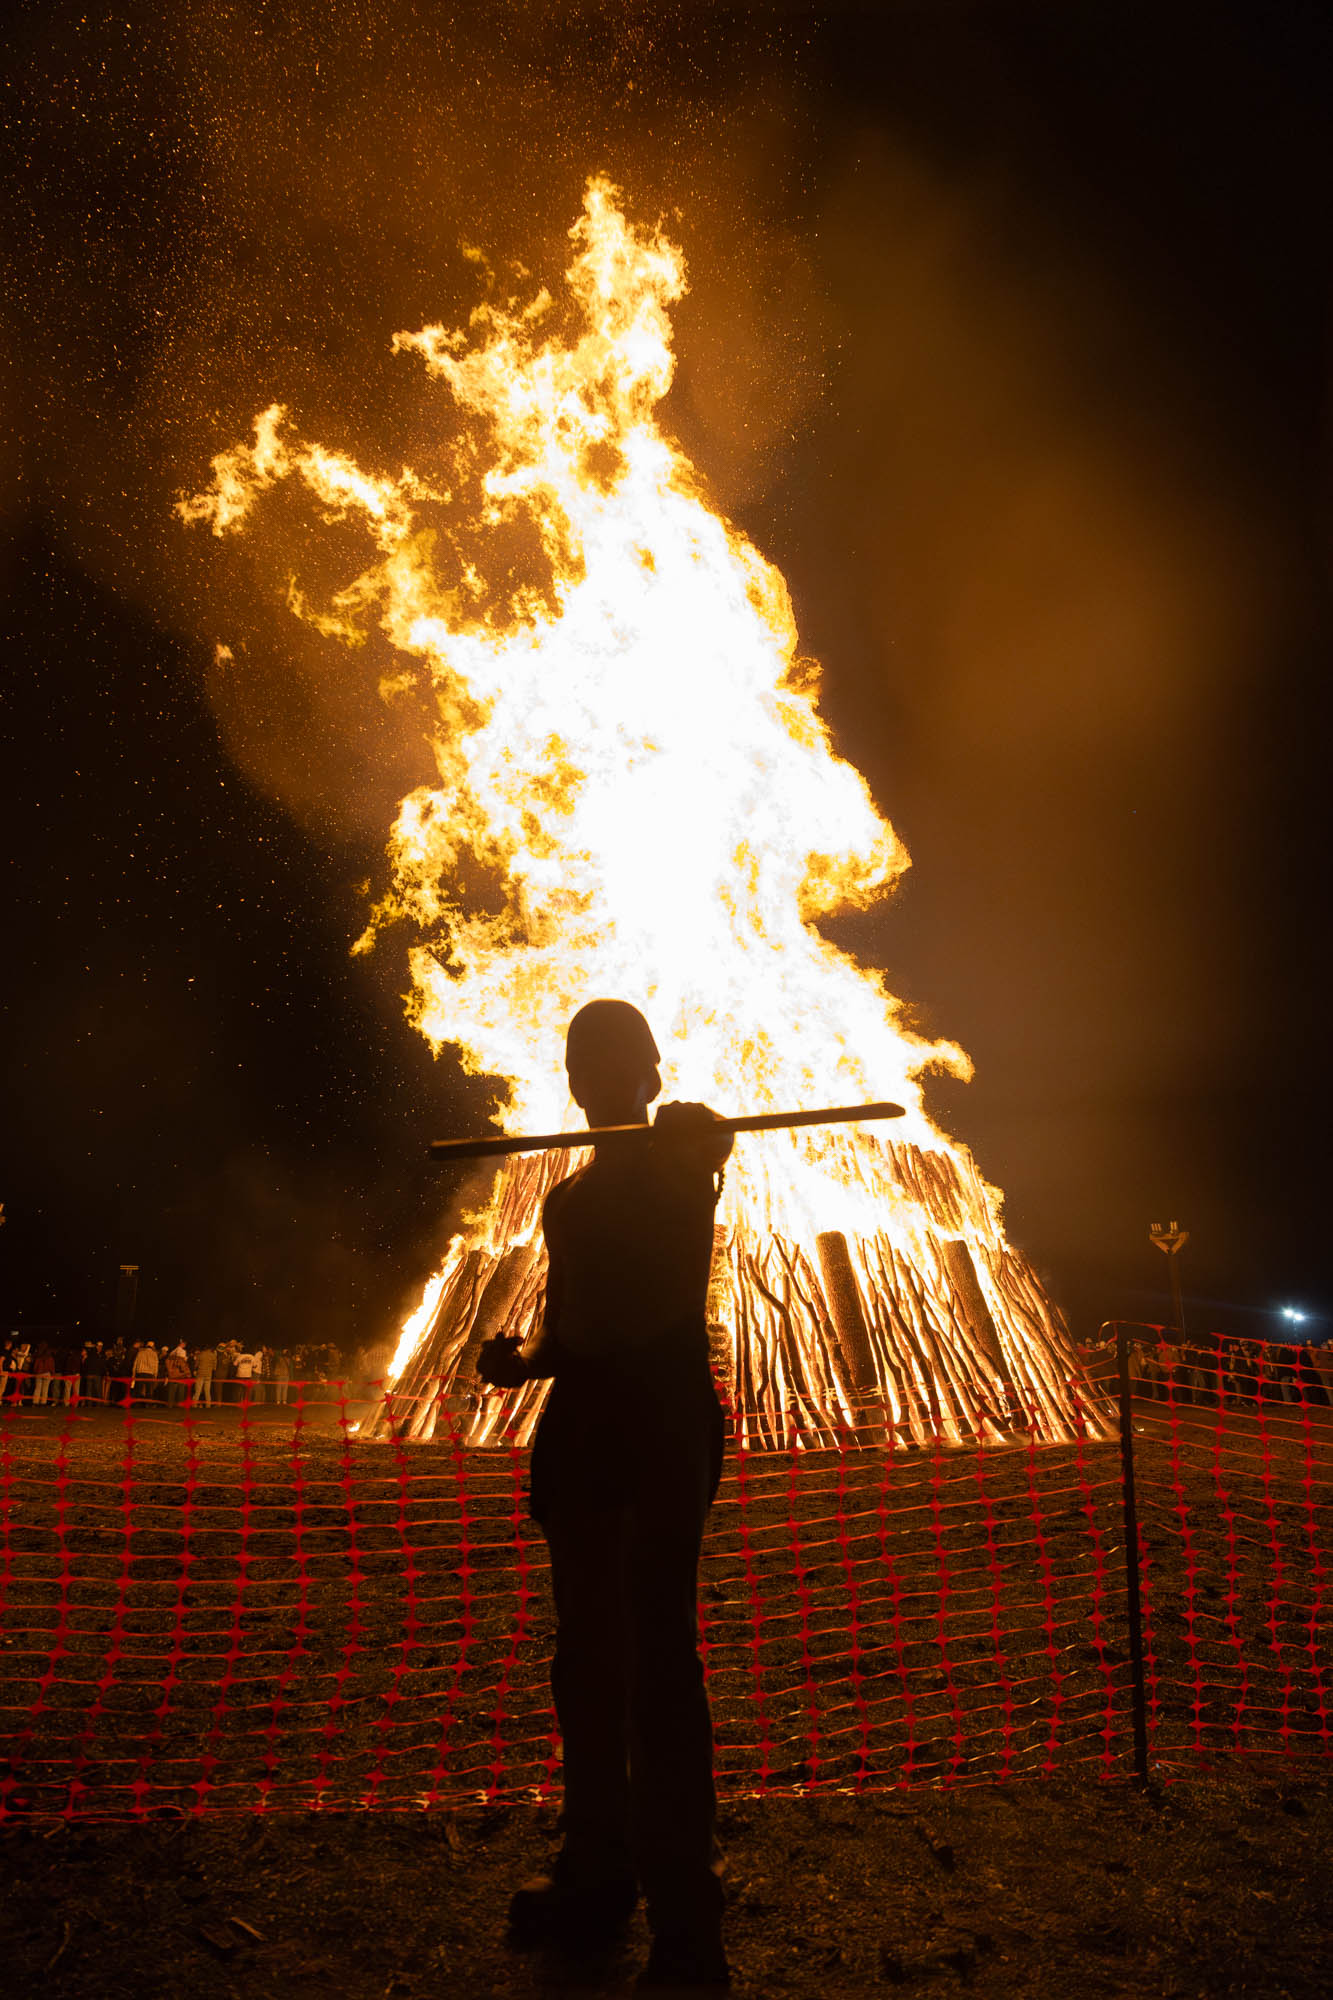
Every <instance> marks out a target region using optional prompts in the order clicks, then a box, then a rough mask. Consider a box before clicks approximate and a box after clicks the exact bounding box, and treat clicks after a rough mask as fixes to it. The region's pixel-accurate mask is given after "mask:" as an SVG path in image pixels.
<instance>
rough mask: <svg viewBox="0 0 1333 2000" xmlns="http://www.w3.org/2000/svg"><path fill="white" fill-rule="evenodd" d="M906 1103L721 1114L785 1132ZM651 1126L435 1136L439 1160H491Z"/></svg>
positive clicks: (894, 1111)
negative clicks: (737, 1115) (516, 1134)
mask: <svg viewBox="0 0 1333 2000" xmlns="http://www.w3.org/2000/svg"><path fill="white" fill-rule="evenodd" d="M905 1115H906V1114H905V1111H904V1108H903V1106H902V1105H901V1104H834V1105H827V1106H825V1107H824V1108H823V1109H821V1110H819V1111H760V1112H757V1113H755V1114H754V1116H752V1117H745V1118H719V1119H718V1121H717V1124H718V1129H719V1130H720V1131H723V1132H782V1131H786V1130H788V1129H789V1128H790V1127H792V1126H794V1125H859V1124H862V1123H866V1122H869V1121H870V1120H872V1119H876V1118H902V1117H904V1116H905ZM652 1129H653V1128H652V1126H651V1125H598V1126H596V1127H594V1128H592V1129H588V1128H585V1129H584V1130H583V1131H581V1132H541V1133H536V1134H524V1135H523V1136H522V1137H520V1138H511V1137H510V1136H509V1135H508V1134H507V1133H498V1134H488V1135H486V1136H485V1137H482V1138H476V1139H432V1140H431V1142H430V1145H429V1146H428V1147H427V1149H426V1150H427V1151H428V1153H429V1154H430V1157H431V1158H432V1159H433V1160H440V1161H448V1160H488V1159H495V1158H498V1157H500V1156H501V1155H504V1154H507V1153H556V1152H565V1151H568V1150H571V1149H573V1148H576V1147H580V1146H590V1145H591V1144H592V1142H593V1140H594V1138H598V1139H605V1138H617V1139H618V1138H623V1137H642V1136H644V1135H645V1134H646V1133H650V1132H651V1131H652Z"/></svg>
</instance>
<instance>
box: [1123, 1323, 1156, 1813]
mask: <svg viewBox="0 0 1333 2000" xmlns="http://www.w3.org/2000/svg"><path fill="white" fill-rule="evenodd" d="M1115 1363H1116V1373H1117V1375H1118V1377H1119V1387H1120V1396H1119V1402H1120V1498H1121V1505H1122V1507H1123V1509H1124V1521H1125V1592H1126V1598H1127V1605H1128V1610H1129V1667H1130V1674H1131V1676H1132V1701H1133V1712H1134V1774H1135V1776H1136V1777H1137V1778H1138V1780H1139V1782H1140V1783H1141V1784H1147V1782H1148V1699H1147V1693H1146V1691H1145V1688H1144V1680H1143V1609H1142V1605H1141V1604H1140V1601H1139V1510H1138V1502H1137V1498H1136V1495H1135V1492H1134V1403H1133V1397H1132V1395H1131V1393H1130V1382H1129V1329H1128V1327H1127V1326H1126V1325H1125V1323H1124V1321H1123V1320H1122V1321H1121V1322H1120V1323H1119V1324H1118V1325H1117V1327H1116V1330H1115Z"/></svg>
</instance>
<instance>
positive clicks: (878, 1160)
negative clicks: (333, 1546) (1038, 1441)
mask: <svg viewBox="0 0 1333 2000" xmlns="http://www.w3.org/2000/svg"><path fill="white" fill-rule="evenodd" d="M770 1143H771V1142H770ZM786 1143H787V1144H788V1146H790V1145H791V1144H792V1142H791V1141H787V1142H786ZM797 1143H799V1142H797ZM805 1143H806V1145H807V1146H808V1145H809V1142H808V1141H807V1142H805ZM835 1148H836V1150H837V1152H838V1153H839V1154H840V1155H841V1158H840V1160H839V1161H838V1164H840V1165H842V1166H843V1167H844V1169H845V1168H846V1167H847V1166H848V1165H849V1164H854V1165H855V1167H856V1168H857V1169H858V1170H859V1173H860V1176H861V1178H862V1181H863V1182H866V1183H869V1184H870V1185H871V1186H872V1187H874V1186H875V1185H877V1184H878V1185H879V1187H880V1192H881V1193H882V1194H883V1195H884V1196H885V1197H886V1200H885V1208H886V1212H889V1213H892V1212H895V1211H896V1213H897V1214H898V1215H899V1216H902V1217H905V1218H906V1220H907V1222H908V1225H909V1226H908V1227H907V1228H905V1229H902V1230H901V1231H895V1230H890V1229H888V1228H880V1229H877V1230H875V1231H873V1233H867V1234H855V1235H845V1234H843V1233H842V1232H841V1231H839V1230H831V1229H830V1230H819V1231H817V1232H815V1233H814V1234H813V1235H812V1236H811V1237H810V1239H809V1240H802V1239H799V1238H797V1237H794V1236H787V1235H784V1234H781V1233H780V1232H778V1231H777V1230H774V1229H760V1228H756V1227H755V1226H754V1223H753V1221H752V1220H751V1219H750V1218H749V1217H747V1215H746V1213H745V1208H746V1203H745V1199H744V1189H742V1193H741V1197H740V1199H739V1200H737V1201H735V1202H732V1203H729V1204H727V1205H726V1206H724V1209H723V1211H722V1219H721V1220H719V1222H718V1224H717V1227H716V1230H715V1234H714V1252H713V1279H712V1283H711V1285H710V1288H709V1331H710V1339H711V1344H712V1353H713V1365H714V1369H715V1372H716V1374H717V1376H718V1378H719V1381H720V1383H721V1384H722V1386H723V1388H724V1391H725V1392H726V1393H727V1395H728V1397H729V1399H730V1401H731V1403H732V1405H733V1407H734V1409H735V1412H736V1420H737V1423H738V1426H739V1428H740V1434H741V1435H742V1437H743V1438H744V1439H745V1441H746V1443H747V1444H749V1445H750V1446H751V1447H752V1448H753V1447H756V1446H764V1445H771V1446H775V1447H780V1446H782V1445H783V1444H784V1443H785V1441H786V1438H787V1436H788V1432H789V1428H790V1422H789V1419H790V1418H794V1419H795V1420H796V1421H797V1423H798V1424H799V1426H800V1428H801V1430H802V1432H803V1434H804V1435H805V1436H806V1437H808V1438H809V1440H810V1442H811V1443H830V1444H831V1443H833V1442H835V1441H836V1438H837V1435H838V1432H839V1430H840V1429H841V1428H844V1427H845V1426H846V1425H848V1424H860V1425H861V1426H862V1428H861V1430H860V1432H859V1436H860V1439H861V1441H863V1442H874V1441H876V1430H875V1429H870V1430H867V1429H866V1428H865V1427H864V1413H865V1408H866V1405H867V1404H873V1405H881V1404H882V1406H883V1408H884V1411H885V1428H883V1429H878V1440H879V1441H883V1442H888V1437H887V1427H888V1425H889V1424H891V1425H892V1427H893V1430H894V1432H895V1433H896V1442H898V1443H900V1444H904V1445H911V1444H916V1445H925V1444H927V1443H928V1442H933V1441H934V1440H935V1439H936V1438H939V1439H941V1440H942V1441H943V1442H944V1443H946V1444H961V1443H963V1442H964V1441H966V1440H968V1439H973V1438H975V1437H977V1436H978V1434H981V1433H984V1435H985V1436H986V1437H987V1438H988V1440H989V1441H991V1442H993V1443H1001V1442H1003V1441H1004V1440H1005V1439H1006V1438H1008V1437H1011V1436H1016V1435H1020V1434H1021V1435H1025V1436H1026V1435H1027V1434H1028V1433H1029V1431H1032V1432H1035V1434H1036V1435H1037V1436H1039V1437H1041V1438H1044V1439H1048V1440H1052V1441H1054V1440H1059V1439H1065V1438H1069V1437H1072V1436H1073V1434H1074V1429H1075V1425H1076V1422H1078V1421H1082V1422H1083V1423H1084V1424H1086V1425H1087V1426H1088V1427H1089V1428H1091V1429H1092V1431H1093V1433H1094V1435H1099V1434H1101V1428H1102V1426H1101V1420H1100V1417H1099V1416H1098V1414H1097V1412H1096V1411H1094V1410H1090V1409H1089V1408H1088V1407H1087V1404H1086V1403H1085V1402H1084V1401H1083V1400H1082V1399H1079V1402H1078V1404H1077V1409H1076V1404H1075V1398H1074V1394H1073V1393H1071V1387H1070V1384H1071V1382H1072V1381H1073V1380H1075V1379H1076V1378H1077V1377H1078V1376H1079V1375H1080V1373H1081V1370H1080V1367H1079V1364H1078V1361H1077V1359H1076V1358H1075V1355H1074V1352H1073V1348H1072V1345H1071V1343H1070V1339H1069V1335H1068V1331H1067V1329H1066V1327H1065V1325H1064V1322H1063V1319H1062V1318H1061V1316H1060V1314H1059V1312H1058V1310H1057V1309H1056V1308H1055V1307H1053V1306H1052V1304H1051V1302H1050V1300H1049V1299H1048V1298H1047V1297H1046V1295H1045V1293H1044V1292H1043V1290H1042V1288H1041V1286H1040V1284H1039V1283H1038V1281H1037V1279H1036V1277H1035V1276H1034V1274H1033V1272H1032V1270H1031V1269H1030V1267H1029V1266H1028V1264H1027V1263H1026V1261H1025V1260H1024V1258H1023V1257H1022V1256H1020V1255H1019V1254H1018V1253H1017V1252H1016V1251H1015V1250H1013V1249H1012V1248H1011V1247H1010V1246H1009V1245H1008V1244H1007V1243H1006V1242H1005V1241H1004V1238H1003V1235H1002V1233H1001V1232H1000V1230H999V1229H998V1228H997V1227H995V1225H994V1221H993V1208H992V1199H993V1198H992V1197H991V1195H990V1192H989V1190H988V1189H987V1188H986V1187H985V1184H984V1183H983V1182H982V1180H981V1178H980V1176H979V1175H978V1173H977V1171H976V1168H975V1166H974V1165H973V1163H972V1161H971V1159H970V1158H969V1157H968V1156H967V1155H966V1154H965V1153H962V1152H961V1150H960V1149H958V1148H957V1147H950V1148H949V1149H948V1150H944V1149H941V1150H939V1151H930V1150H927V1149H925V1148H923V1147H920V1146H914V1145H910V1144H896V1145H895V1144H881V1143H880V1142H879V1141H877V1140H868V1139H865V1138H860V1137H857V1138H852V1139H847V1138H839V1139H838V1140H836V1141H833V1142H830V1141H829V1140H827V1139H825V1140H824V1141H823V1143H822V1146H820V1150H821V1151H822V1152H824V1153H826V1154H827V1153H828V1152H830V1151H832V1150H834V1149H835ZM579 1157H580V1156H575V1157H574V1158H573V1160H571V1159H570V1157H569V1156H564V1157H561V1156H560V1155H558V1154H543V1155H537V1156H528V1157H521V1158H519V1159H517V1160H514V1161H511V1162H508V1163H506V1165H505V1167H504V1168H503V1169H502V1171H501V1172H500V1174H499V1175H498V1176H497V1181H496V1185H495V1188H494V1191H493V1193H492V1196H491V1199H490V1202H489V1203H488V1205H487V1206H486V1208H485V1209H484V1211H483V1212H482V1213H481V1214H480V1215H478V1216H475V1217H474V1218H472V1220H471V1225H470V1227H469V1228H468V1229H467V1230H466V1231H464V1232H463V1233H460V1234H459V1235H458V1236H456V1237H455V1238H454V1240H453V1242H452V1243H451V1245H450V1248H449V1253H448V1256H447V1258H446V1260H445V1263H444V1265H443V1268H442V1269H441V1270H440V1271H439V1273H438V1274H437V1275H436V1277H435V1278H434V1280H433V1281H432V1283H431V1285H430V1286H429V1287H428V1289H427V1293H426V1296H425V1298H424V1299H423V1300H422V1303H421V1306H420V1308H419V1309H418V1312H417V1313H416V1315H414V1317H413V1319H412V1320H411V1321H410V1322H409V1323H408V1326H407V1328H405V1330H404V1336H403V1341H402V1348H401V1353H402V1355H403V1359H402V1360H401V1361H400V1362H399V1363H398V1364H397V1365H398V1366H399V1367H400V1368H401V1373H400V1374H399V1375H398V1376H397V1379H396V1380H395V1381H394V1386H393V1391H392V1395H391V1397H390V1399H389V1406H390V1407H391V1409H392V1412H393V1415H392V1421H393V1424H394V1427H395V1429H396V1430H397V1431H398V1433H399V1435H400V1436H403V1437H406V1438H414V1439H420V1440H426V1439H429V1438H431V1437H432V1436H433V1435H434V1434H435V1431H436V1428H437V1426H438V1425H439V1424H440V1423H441V1421H442V1420H443V1421H445V1422H447V1423H449V1424H451V1425H452V1426H453V1427H454V1428H455V1429H456V1431H457V1432H458V1434H459V1435H460V1438H461V1441H463V1442H465V1443H466V1444H468V1445H473V1446H478V1445H487V1444H493V1443H497V1442H498V1441H499V1439H500V1437H501V1436H502V1435H503V1436H504V1437H506V1438H512V1439H513V1440H514V1441H515V1442H517V1443H519V1444H524V1443H526V1442H527V1441H528V1439H529V1438H530V1437H531V1434H532V1431H533V1428H534V1426H535V1424H536V1421H537V1418H538V1416H539V1415H540V1414H541V1409H542V1405H543V1403H544V1401H545V1398H546V1394H547V1392H548V1389H549V1384H548V1383H546V1382H544V1381H538V1382H530V1383H527V1384H525V1385H524V1386H523V1387H522V1388H521V1389H517V1390H508V1391H503V1392H497V1391H489V1392H483V1391H482V1389H481V1388H480V1386H479V1384H478V1383H477V1381H476V1377H475V1374H474V1363H475V1360H476V1355H477V1350H478V1348H479V1347H480V1345H481V1343H482V1341H483V1340H486V1339H488V1338H489V1337H490V1336H491V1335H492V1334H495V1333H512V1334H517V1335H518V1336H519V1338H520V1339H522V1340H524V1341H526V1340H528V1339H529V1338H531V1337H532V1336H533V1335H534V1334H535V1332H536V1330H537V1326H538V1322H539V1319H540V1315H541V1310H542V1296H543V1290H544V1285H545V1276H546V1260H545V1253H544V1251H543V1248H542V1241H541V1228H540V1222H541V1206H542V1202H543V1201H544V1199H545V1197H546V1195H547V1193H548V1191H549V1190H550V1188H551V1187H552V1186H554V1184H555V1182H556V1181H557V1180H558V1179H559V1178H560V1177H561V1175H562V1174H565V1173H567V1172H570V1171H572V1170H573V1168H574V1167H575V1166H576V1165H577V1164H578V1161H579ZM831 1193H836V1189H834V1190H831ZM890 1201H891V1202H892V1208H890ZM834 1205H835V1204H834V1203H833V1202H832V1201H831V1202H830V1206H834ZM978 1218H980V1219H981V1221H982V1223H983V1225H987V1224H988V1225H989V1227H985V1226H983V1228H981V1229H980V1230H979V1229H977V1227H976V1220H977V1219H978ZM388 1422H389V1418H388V1416H387V1414H386V1413H382V1414H381V1415H380V1417H379V1418H378V1420H377V1423H376V1425H375V1426H374V1429H376V1430H379V1431H381V1432H383V1431H384V1430H385V1429H386V1428H387V1424H388ZM372 1434H373V1432H372Z"/></svg>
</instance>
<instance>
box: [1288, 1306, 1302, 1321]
mask: <svg viewBox="0 0 1333 2000" xmlns="http://www.w3.org/2000/svg"><path fill="white" fill-rule="evenodd" d="M1282 1317H1283V1319H1289V1320H1292V1321H1299V1320H1303V1319H1304V1318H1305V1314H1304V1313H1303V1312H1301V1311H1299V1310H1298V1309H1297V1307H1295V1306H1283V1308H1282Z"/></svg>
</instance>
